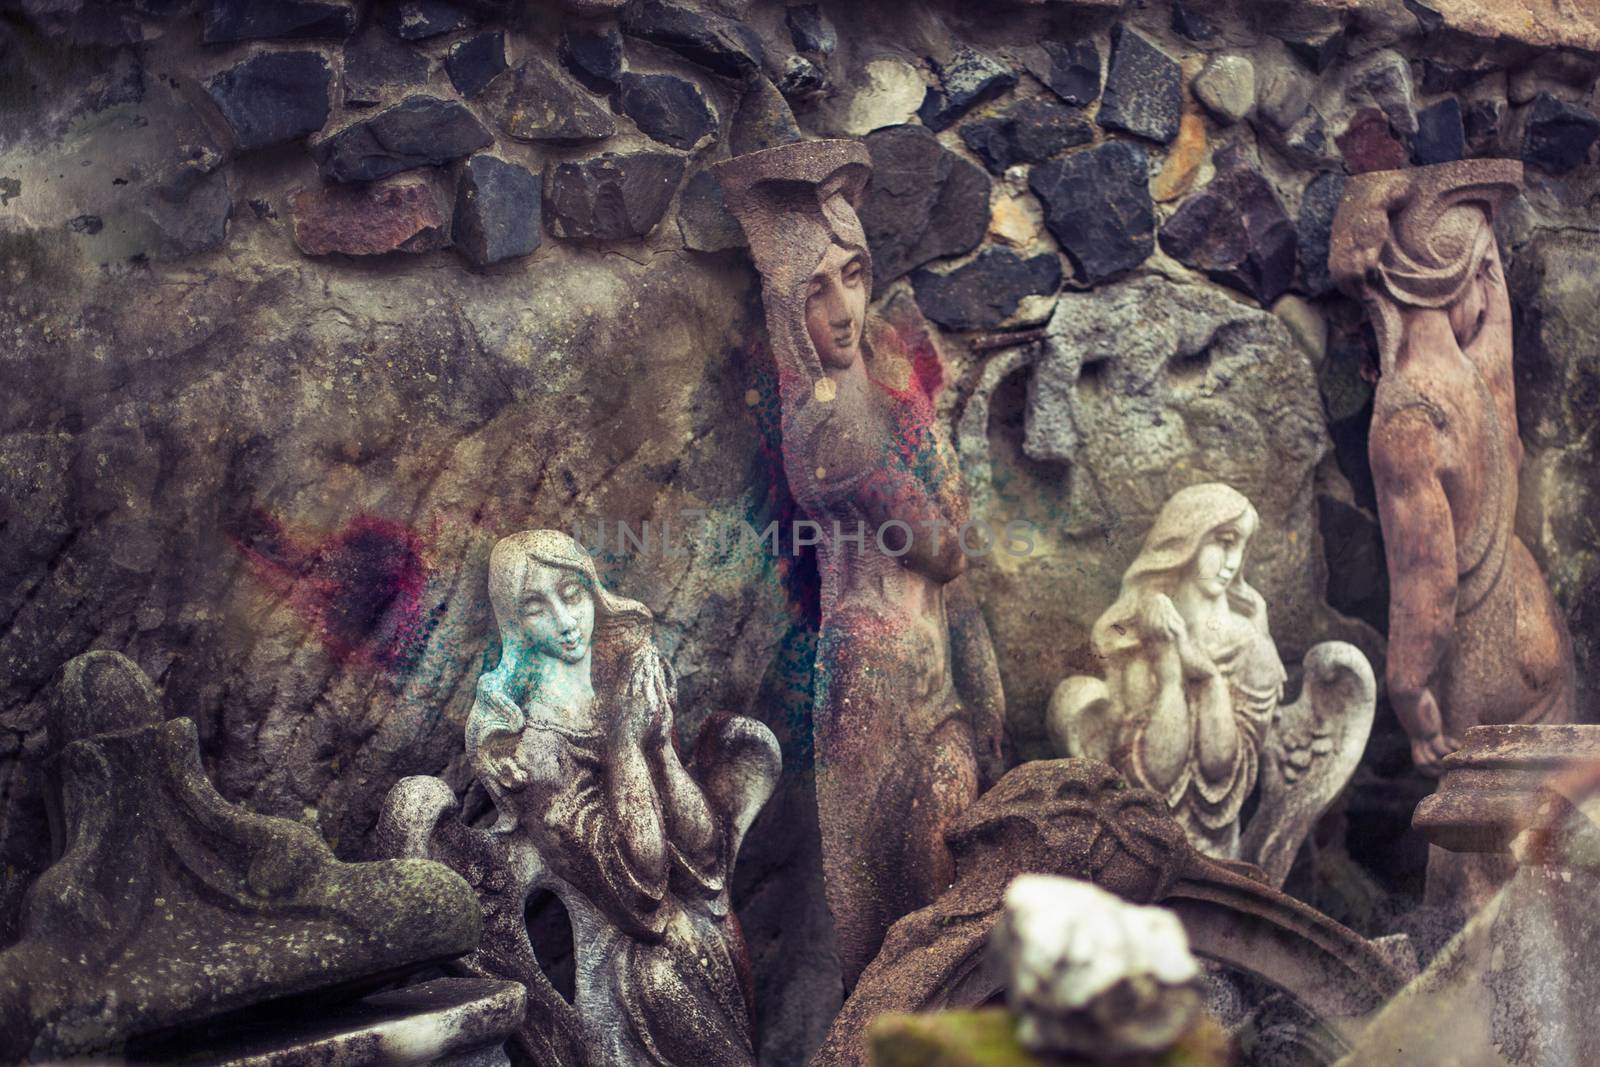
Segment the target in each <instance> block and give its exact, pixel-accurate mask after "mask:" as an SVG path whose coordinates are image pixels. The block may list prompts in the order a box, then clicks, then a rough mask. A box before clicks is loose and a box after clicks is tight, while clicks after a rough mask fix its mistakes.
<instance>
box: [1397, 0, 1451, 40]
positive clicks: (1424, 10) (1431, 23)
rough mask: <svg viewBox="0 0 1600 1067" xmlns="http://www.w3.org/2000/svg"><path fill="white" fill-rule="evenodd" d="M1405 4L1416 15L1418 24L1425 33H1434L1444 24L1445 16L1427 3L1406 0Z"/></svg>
mask: <svg viewBox="0 0 1600 1067" xmlns="http://www.w3.org/2000/svg"><path fill="white" fill-rule="evenodd" d="M1405 4H1406V10H1407V11H1409V12H1411V13H1412V14H1413V15H1415V16H1416V19H1417V25H1418V26H1420V27H1422V32H1423V33H1432V32H1433V31H1434V30H1437V29H1438V28H1439V27H1440V26H1443V25H1444V16H1443V15H1441V14H1439V12H1437V11H1435V10H1434V9H1433V8H1431V7H1429V6H1428V5H1427V4H1421V3H1418V2H1417V0H1405Z"/></svg>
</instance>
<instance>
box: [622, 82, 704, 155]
mask: <svg viewBox="0 0 1600 1067" xmlns="http://www.w3.org/2000/svg"><path fill="white" fill-rule="evenodd" d="M620 106H621V108H622V113H623V114H624V115H626V116H628V117H629V118H630V119H632V120H633V121H634V123H635V124H637V125H638V127H639V129H640V130H641V131H642V132H643V133H644V134H645V135H647V136H648V137H650V138H651V139H652V140H655V141H660V142H661V143H662V144H665V145H671V146H672V147H673V148H683V149H692V148H695V147H696V146H698V145H699V144H700V142H701V141H702V140H703V139H704V138H706V137H708V136H710V135H712V134H714V133H716V131H717V116H716V114H715V113H714V112H713V111H712V110H711V105H710V104H708V103H706V98H705V96H704V95H702V94H701V92H700V89H699V87H698V86H696V85H695V84H694V82H690V81H684V80H683V79H682V78H677V77H674V76H673V75H671V74H633V73H629V74H624V75H623V76H622V95H621V97H620Z"/></svg>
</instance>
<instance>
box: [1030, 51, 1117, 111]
mask: <svg viewBox="0 0 1600 1067" xmlns="http://www.w3.org/2000/svg"><path fill="white" fill-rule="evenodd" d="M1039 49H1040V53H1042V55H1043V59H1042V60H1040V59H1039V58H1038V56H1037V55H1035V54H1032V53H1030V55H1029V57H1028V72H1029V73H1030V74H1032V75H1033V76H1034V77H1035V78H1038V79H1039V80H1040V81H1041V82H1043V83H1044V84H1045V86H1046V87H1047V88H1048V89H1049V90H1050V91H1051V92H1053V93H1055V94H1056V95H1057V96H1059V97H1060V98H1061V99H1062V100H1063V101H1064V102H1065V103H1068V104H1070V105H1072V106H1073V107H1087V106H1088V105H1089V104H1092V103H1094V101H1095V98H1096V97H1098V96H1099V95H1100V50H1099V49H1098V48H1096V47H1095V43H1094V42H1093V41H1090V40H1082V41H1056V40H1045V41H1040V42H1039Z"/></svg>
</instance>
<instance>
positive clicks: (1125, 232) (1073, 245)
mask: <svg viewBox="0 0 1600 1067" xmlns="http://www.w3.org/2000/svg"><path fill="white" fill-rule="evenodd" d="M1174 133H1176V130H1174ZM1028 187H1029V188H1030V189H1032V190H1033V192H1034V195H1036V196H1037V197H1038V198H1039V199H1040V201H1041V202H1043V204H1044V211H1045V225H1047V226H1048V227H1049V228H1050V232H1051V233H1052V234H1054V235H1055V238H1056V241H1057V242H1058V243H1059V244H1060V245H1061V250H1062V251H1063V252H1065V253H1066V254H1067V258H1068V259H1070V260H1071V261H1072V267H1073V272H1074V274H1075V276H1076V278H1077V280H1078V281H1080V282H1084V283H1087V284H1090V285H1093V284H1097V283H1099V282H1102V281H1105V280H1106V279H1108V278H1111V277H1113V276H1115V275H1117V274H1120V273H1121V272H1123V271H1125V270H1130V269H1132V268H1133V267H1137V266H1138V265H1139V264H1140V263H1143V262H1144V261H1145V259H1146V258H1147V257H1148V256H1149V255H1150V253H1151V252H1152V251H1153V250H1154V249H1155V209H1154V205H1153V204H1152V202H1151V200H1150V165H1149V160H1148V157H1147V156H1146V155H1145V151H1144V149H1143V148H1142V147H1140V146H1139V145H1136V144H1132V143H1130V142H1127V141H1108V142H1106V143H1105V144H1101V145H1096V146H1095V147H1094V148H1086V149H1084V150H1083V151H1081V152H1074V153H1072V154H1070V155H1066V156H1062V157H1060V158H1058V159H1052V160H1050V161H1049V162H1047V163H1044V164H1041V165H1040V166H1037V167H1035V168H1033V173H1032V174H1030V175H1029V176H1028Z"/></svg>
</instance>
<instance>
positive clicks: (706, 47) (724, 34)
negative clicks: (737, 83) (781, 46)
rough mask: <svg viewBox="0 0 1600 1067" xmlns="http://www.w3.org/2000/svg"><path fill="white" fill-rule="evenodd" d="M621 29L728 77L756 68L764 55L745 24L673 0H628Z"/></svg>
mask: <svg viewBox="0 0 1600 1067" xmlns="http://www.w3.org/2000/svg"><path fill="white" fill-rule="evenodd" d="M622 32H623V33H626V34H628V35H630V36H632V37H638V38H640V39H641V40H645V41H649V42H651V43H652V44H658V45H661V46H662V47H664V48H670V49H672V50H673V51H674V52H677V53H678V54H679V55H681V56H683V57H684V58H685V59H687V60H689V61H690V62H692V63H698V64H699V65H700V66H702V67H705V68H706V69H707V70H709V71H711V72H712V73H713V74H721V75H724V76H726V77H730V78H734V77H740V76H742V75H745V74H748V73H750V72H752V71H756V70H759V69H760V68H761V65H762V63H763V62H764V61H765V59H766V49H765V48H764V47H763V45H762V43H761V37H760V35H758V34H757V33H756V32H755V30H753V29H752V28H751V27H750V26H748V25H747V24H745V23H743V22H739V21H737V20H735V19H731V18H727V17H724V16H722V15H718V14H715V13H713V12H702V11H698V10H696V9H695V8H693V7H690V6H689V5H687V4H682V3H677V2H675V0H632V2H631V3H629V4H628V6H627V7H626V8H625V9H624V10H623V14H622Z"/></svg>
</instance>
